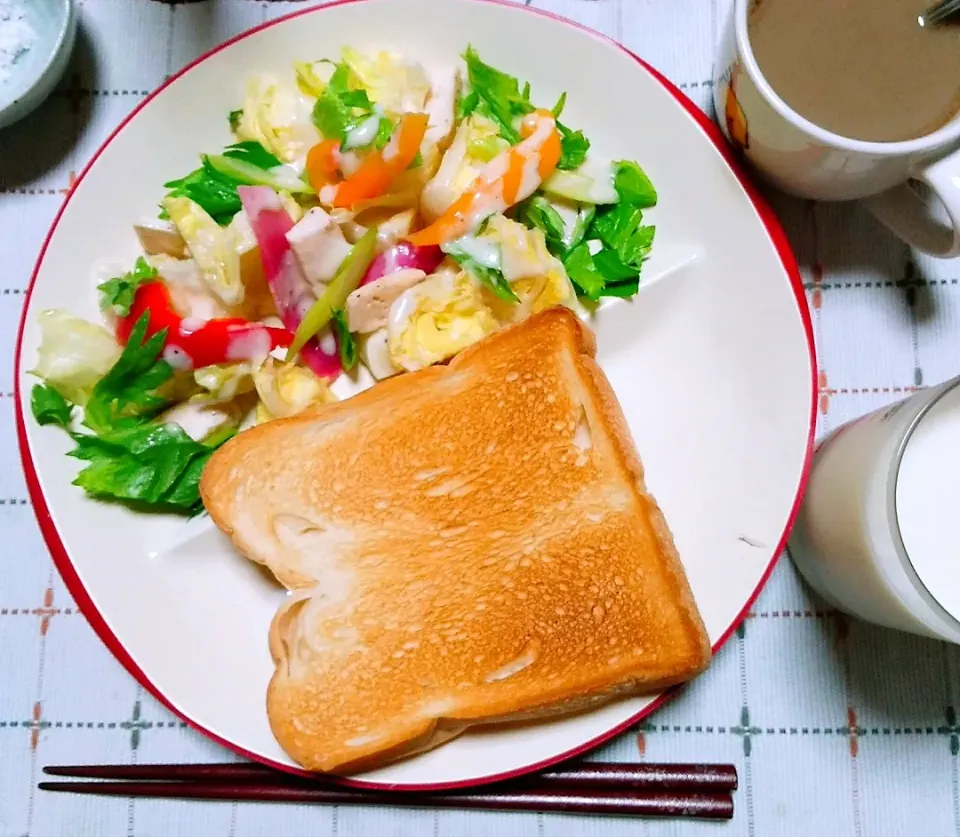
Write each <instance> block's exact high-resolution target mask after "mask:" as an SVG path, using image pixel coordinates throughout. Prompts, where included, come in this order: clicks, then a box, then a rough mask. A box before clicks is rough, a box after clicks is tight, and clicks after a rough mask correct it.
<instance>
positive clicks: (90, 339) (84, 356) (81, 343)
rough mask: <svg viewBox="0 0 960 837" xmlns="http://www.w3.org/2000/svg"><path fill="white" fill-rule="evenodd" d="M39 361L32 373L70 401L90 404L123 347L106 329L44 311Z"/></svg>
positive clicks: (41, 323)
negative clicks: (97, 385) (97, 386)
mask: <svg viewBox="0 0 960 837" xmlns="http://www.w3.org/2000/svg"><path fill="white" fill-rule="evenodd" d="M37 319H38V321H39V324H40V350H39V352H38V355H39V358H38V360H37V365H36V367H35V368H34V369H31V370H30V374H32V375H36V376H37V377H38V378H42V379H43V380H44V382H46V384H47V385H48V386H51V387H53V388H54V389H55V390H56V391H57V392H59V393H60V394H61V395H62V396H63V397H64V398H66V399H67V400H68V401H71V402H73V403H74V404H80V405H83V404H86V403H87V400H88V399H89V398H90V393H91V392H93V388H94V386H96V384H97V382H98V381H99V380H100V379H101V378H102V377H103V376H104V375H105V374H106V373H107V372H108V371H109V369H110V367H112V366H113V364H114V363H116V362H117V359H118V358H119V357H120V346H119V345H118V344H117V341H116V340H115V339H114V337H113V335H112V334H111V333H110V332H109V331H108V330H107V329H106V328H104V327H103V326H100V325H94V324H93V323H89V322H87V321H86V320H82V319H80V318H79V317H75V316H73V314H69V313H67V312H66V311H61V310H59V309H51V310H48V311H41V312H40V316H39V317H38V318H37Z"/></svg>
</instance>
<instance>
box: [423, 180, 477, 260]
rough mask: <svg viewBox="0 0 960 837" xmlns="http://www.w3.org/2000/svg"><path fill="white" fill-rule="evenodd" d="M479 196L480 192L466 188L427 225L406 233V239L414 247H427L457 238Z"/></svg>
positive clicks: (461, 233)
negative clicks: (411, 233) (410, 233)
mask: <svg viewBox="0 0 960 837" xmlns="http://www.w3.org/2000/svg"><path fill="white" fill-rule="evenodd" d="M481 196H482V192H479V191H474V190H472V189H468V190H467V191H466V192H464V193H463V194H462V195H461V196H460V197H459V198H457V199H456V200H455V201H454V202H453V203H452V204H450V206H449V207H447V209H446V211H445V212H444V213H443V215H441V216H440V217H439V218H438V219H437V220H436V221H434V222H433V223H432V224H431V225H430V226H429V227H425V228H424V229H422V230H420V231H419V232H415V233H413V235H408V236H407V241H409V242H410V243H411V244H412V245H414V247H429V246H430V245H436V244H444V243H445V242H447V241H452V240H453V239H455V238H459V237H460V236H461V235H463V232H462V231H461V228H462V227H463V225H464V223H465V219H467V218H468V217H469V215H470V211H471V210H472V209H473V207H474V205H475V203H476V202H477V201H479V199H480V197H481Z"/></svg>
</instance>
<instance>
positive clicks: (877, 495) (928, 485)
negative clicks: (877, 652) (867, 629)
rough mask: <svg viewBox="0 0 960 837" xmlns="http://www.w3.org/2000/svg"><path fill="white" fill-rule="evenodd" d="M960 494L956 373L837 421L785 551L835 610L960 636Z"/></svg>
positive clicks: (954, 639) (959, 406)
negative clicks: (959, 569)
mask: <svg viewBox="0 0 960 837" xmlns="http://www.w3.org/2000/svg"><path fill="white" fill-rule="evenodd" d="M941 396H942V397H941ZM931 405H932V406H931ZM901 452H902V459H901ZM958 499H960V379H958V380H957V381H948V382H947V383H945V384H941V385H940V386H938V387H932V388H930V389H927V390H923V391H921V392H918V393H916V394H915V395H914V396H913V397H912V398H910V399H907V400H906V401H902V402H900V403H899V404H894V405H891V406H889V407H885V408H883V409H881V410H877V411H876V412H874V413H871V414H870V415H867V416H864V417H863V418H861V419H858V420H856V421H854V422H851V423H849V424H847V425H844V426H843V427H841V428H839V429H838V430H837V431H835V432H834V433H833V434H832V435H831V436H830V437H829V438H827V439H826V440H825V441H824V443H823V444H822V445H821V446H820V448H819V449H818V451H817V453H816V456H815V458H814V463H813V468H812V470H811V474H810V481H809V484H808V486H807V491H806V495H805V497H804V501H803V505H802V506H801V509H800V512H799V514H798V516H797V522H796V525H795V527H794V530H793V534H792V535H791V538H790V554H791V556H792V558H793V560H794V563H795V564H796V565H797V567H798V569H799V570H800V572H801V573H802V574H803V575H804V577H805V578H806V579H807V581H808V582H809V583H810V585H811V586H812V587H814V588H815V589H816V590H817V591H818V592H820V593H821V594H822V595H823V596H824V598H826V599H828V600H829V601H831V602H832V603H833V604H835V605H836V606H838V607H839V608H840V609H842V610H845V611H847V612H849V613H852V614H854V615H856V616H860V617H861V618H863V619H866V620H868V621H871V622H876V623H878V624H881V625H887V626H888V627H891V628H897V629H900V630H905V631H911V632H913V633H919V634H925V635H927V636H934V637H940V638H942V639H947V640H950V641H952V642H957V643H960V589H958V587H960V585H958V584H957V582H956V581H955V580H953V579H951V567H952V566H955V563H953V562H956V559H957V558H958V557H960V547H958V544H960V539H958V538H957V535H956V534H955V531H956V523H955V522H954V521H955V520H956V519H957V518H960V509H958V505H957V500H958ZM901 533H902V537H901ZM914 565H916V566H914ZM956 577H957V574H956V573H954V578H956ZM928 588H929V589H928Z"/></svg>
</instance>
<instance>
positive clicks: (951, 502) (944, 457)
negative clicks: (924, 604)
mask: <svg viewBox="0 0 960 837" xmlns="http://www.w3.org/2000/svg"><path fill="white" fill-rule="evenodd" d="M896 509H897V521H898V522H899V524H900V536H901V537H902V539H903V546H904V548H905V549H906V551H907V555H908V557H909V559H910V563H911V564H912V565H913V568H914V569H915V570H916V572H917V575H918V576H919V577H920V580H921V581H922V582H923V585H924V586H925V587H926V588H927V590H929V591H930V594H931V595H932V596H933V597H934V598H935V599H936V600H937V602H939V604H940V606H941V607H943V609H944V610H946V611H947V612H948V613H950V615H951V616H953V617H954V618H955V619H960V531H958V524H960V386H957V387H954V388H953V389H952V390H950V391H949V392H948V393H947V394H946V395H944V397H943V398H941V399H940V400H939V401H938V402H937V403H935V404H934V405H933V407H932V408H931V409H930V412H928V413H927V414H926V415H925V416H924V417H923V419H922V420H921V421H920V423H919V424H918V425H917V427H916V430H915V431H914V432H913V435H912V436H911V437H910V439H909V440H908V442H907V446H906V448H905V449H904V452H903V459H902V461H901V463H900V473H899V475H898V477H897V485H896Z"/></svg>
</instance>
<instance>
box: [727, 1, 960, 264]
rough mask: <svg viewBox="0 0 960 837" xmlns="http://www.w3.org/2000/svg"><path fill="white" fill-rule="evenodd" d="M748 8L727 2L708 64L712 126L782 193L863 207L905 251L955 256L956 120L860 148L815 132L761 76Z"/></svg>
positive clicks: (959, 143)
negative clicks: (920, 186)
mask: <svg viewBox="0 0 960 837" xmlns="http://www.w3.org/2000/svg"><path fill="white" fill-rule="evenodd" d="M754 2H755V0H734V1H733V5H732V14H731V15H730V17H729V18H728V19H727V21H726V25H725V27H724V31H723V35H722V37H721V40H720V47H719V52H718V54H717V58H716V62H715V64H714V79H713V97H714V104H715V106H716V111H717V121H718V122H719V123H720V127H721V129H722V130H723V132H724V134H725V135H726V137H727V139H728V140H729V141H730V142H731V144H732V145H733V146H734V147H735V148H737V149H739V150H740V151H741V152H742V154H743V156H744V157H745V159H746V160H747V161H748V162H749V163H750V164H751V165H752V166H753V167H754V168H755V169H756V170H757V171H758V172H759V173H760V174H761V175H762V176H764V177H765V178H766V179H767V180H769V181H770V182H771V183H773V184H774V185H775V186H777V187H778V188H780V189H782V190H783V191H785V192H788V193H790V194H793V195H797V196H799V197H804V198H811V199H813V200H827V201H838V200H839V201H842V200H855V199H860V198H863V199H865V203H866V205H867V206H868V207H869V209H870V210H871V211H872V212H873V213H874V215H876V216H877V218H878V219H879V220H880V221H882V222H883V223H884V224H885V225H886V226H887V227H888V228H889V229H890V230H891V231H892V232H893V233H894V234H896V235H898V236H899V237H900V238H902V239H903V240H904V241H906V242H908V243H909V244H912V245H914V246H915V247H917V248H919V249H921V250H924V251H925V252H927V253H930V254H931V255H934V256H940V257H950V256H958V255H960V113H958V114H957V115H956V116H955V117H954V118H953V119H952V120H951V121H950V122H948V123H947V124H946V125H944V126H943V127H942V128H940V129H939V130H937V131H934V132H933V133H932V134H927V135H926V136H924V137H920V138H918V139H913V140H907V141H904V142H866V141H863V140H855V139H849V138H847V137H843V136H840V135H839V134H834V133H831V132H830V131H827V130H825V129H824V128H820V127H819V126H817V125H815V124H814V123H812V122H810V121H809V120H807V119H805V118H804V117H802V116H801V115H800V114H798V113H797V112H796V111H794V110H792V109H791V108H790V106H789V105H787V103H786V102H785V101H784V100H783V99H781V98H780V97H779V96H778V95H777V94H776V93H775V92H774V90H773V88H772V87H771V86H770V84H769V83H768V82H767V80H766V79H765V78H764V76H763V74H762V73H761V72H760V67H759V65H758V64H757V59H756V57H755V56H754V54H753V49H752V48H751V46H750V40H749V33H748V30H747V17H748V14H749V12H750V9H751V7H752V5H753V3H754ZM895 106H896V103H891V107H895ZM913 181H919V182H921V183H925V184H926V185H927V186H929V187H930V188H931V189H932V190H933V192H934V193H935V194H936V195H937V197H939V199H940V201H941V202H942V204H943V207H944V208H945V209H946V213H947V215H948V216H949V221H945V220H944V219H941V218H937V217H936V216H935V214H933V213H931V211H930V207H929V205H928V203H927V201H926V200H925V199H924V198H923V197H922V196H921V195H920V194H919V193H918V192H917V191H915V190H914V188H912V186H911V182H913Z"/></svg>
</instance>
